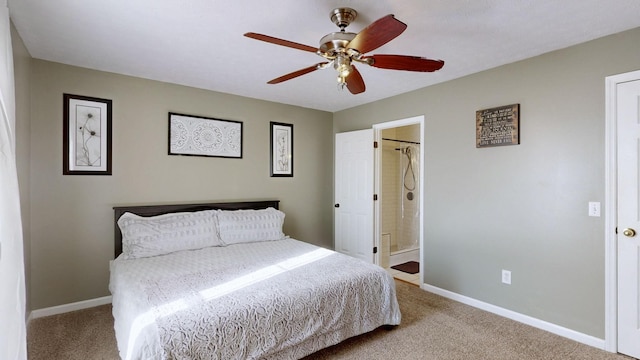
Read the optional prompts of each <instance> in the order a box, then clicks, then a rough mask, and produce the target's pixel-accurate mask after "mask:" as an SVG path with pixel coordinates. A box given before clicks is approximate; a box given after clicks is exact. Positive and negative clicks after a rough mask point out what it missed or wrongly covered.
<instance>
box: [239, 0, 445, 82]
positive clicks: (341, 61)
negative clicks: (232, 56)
mask: <svg viewBox="0 0 640 360" xmlns="http://www.w3.org/2000/svg"><path fill="white" fill-rule="evenodd" d="M330 16H331V21H333V23H334V24H336V25H337V26H338V27H339V28H340V31H339V32H333V33H330V34H328V35H325V36H324V37H323V38H322V39H320V47H319V48H314V47H313V46H308V45H304V44H299V43H296V42H293V41H288V40H283V39H278V38H275V37H272V36H268V35H262V34H257V33H253V32H248V33H246V34H244V36H246V37H249V38H252V39H256V40H261V41H266V42H268V43H272V44H276V45H281V46H286V47H290V48H293V49H298V50H302V51H308V52H312V53H315V54H318V55H320V56H322V57H323V58H325V59H326V60H328V61H324V62H321V63H318V64H315V65H313V66H309V67H307V68H304V69H300V70H297V71H294V72H292V73H289V74H286V75H283V76H280V77H278V78H275V79H273V80H271V81H269V82H268V84H278V83H281V82H283V81H287V80H291V79H293V78H296V77H298V76H301V75H305V74H308V73H310V72H313V71H316V70H322V69H326V68H328V67H330V66H333V68H334V69H335V70H337V72H338V86H339V88H341V89H342V88H344V87H345V86H346V87H347V89H349V91H350V92H351V93H352V94H360V93H362V92H364V91H365V85H364V80H363V79H362V76H361V75H360V72H359V71H358V70H357V69H356V67H355V65H354V63H361V64H367V65H370V66H373V67H377V68H381V69H391V70H405V71H418V72H432V71H436V70H439V69H440V68H442V66H443V65H444V61H442V60H431V59H427V58H423V57H419V56H408V55H365V53H368V52H370V51H372V50H375V49H377V48H379V47H380V46H382V45H384V44H386V43H388V42H389V41H391V40H393V39H395V38H396V37H397V36H398V35H400V34H402V32H403V31H404V30H405V29H406V28H407V24H405V23H403V22H402V21H400V20H397V19H396V18H395V17H393V15H392V14H389V15H387V16H384V17H382V18H380V19H378V20H376V21H374V22H373V23H371V24H370V25H369V26H367V27H366V28H364V29H363V30H362V31H360V32H359V33H358V34H355V33H351V32H346V31H345V28H346V27H347V26H349V24H350V23H351V22H352V21H353V20H355V18H356V17H357V16H358V13H357V12H356V11H355V10H353V9H351V8H337V9H334V10H333V11H331V13H330Z"/></svg>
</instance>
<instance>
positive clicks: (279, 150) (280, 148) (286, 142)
mask: <svg viewBox="0 0 640 360" xmlns="http://www.w3.org/2000/svg"><path fill="white" fill-rule="evenodd" d="M270 127H271V130H270V132H269V133H270V135H271V141H270V145H271V151H270V155H271V156H270V161H271V177H293V124H285V123H279V122H273V121H272V122H271V123H270Z"/></svg>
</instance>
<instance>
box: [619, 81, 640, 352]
mask: <svg viewBox="0 0 640 360" xmlns="http://www.w3.org/2000/svg"><path fill="white" fill-rule="evenodd" d="M616 93H617V101H616V111H617V123H618V135H617V138H618V149H617V154H618V160H617V163H618V184H617V188H618V249H617V254H618V256H617V257H618V271H617V273H618V317H617V318H618V352H620V353H623V354H626V355H630V356H633V357H635V358H640V286H639V284H640V193H639V191H638V189H639V186H640V179H639V178H638V172H639V171H640V166H639V165H638V163H639V161H640V80H636V81H629V82H625V83H620V84H618V85H617V90H616ZM636 233H638V234H636Z"/></svg>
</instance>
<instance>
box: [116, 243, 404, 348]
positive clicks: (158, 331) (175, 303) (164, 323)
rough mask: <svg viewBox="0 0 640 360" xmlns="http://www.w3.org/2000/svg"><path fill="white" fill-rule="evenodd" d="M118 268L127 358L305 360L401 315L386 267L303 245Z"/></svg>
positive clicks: (251, 247) (210, 252) (121, 344)
mask: <svg viewBox="0 0 640 360" xmlns="http://www.w3.org/2000/svg"><path fill="white" fill-rule="evenodd" d="M110 270H111V278H110V284H109V289H110V290H111V293H112V295H113V299H112V304H113V316H114V319H115V332H116V339H117V343H118V350H119V352H120V356H121V358H122V359H154V360H155V359H225V360H226V359H298V358H302V357H304V356H306V355H308V354H311V353H313V352H316V351H318V350H320V349H322V348H325V347H328V346H331V345H334V344H337V343H339V342H341V341H343V340H345V339H347V338H349V337H352V336H356V335H359V334H363V333H366V332H369V331H372V330H374V329H375V328H377V327H379V326H381V325H398V324H400V319H401V315H400V310H399V307H398V302H397V300H396V294H395V284H394V281H393V278H392V277H391V276H390V275H389V274H388V273H387V272H386V271H385V270H384V269H382V268H380V267H379V266H377V265H373V264H369V263H366V262H364V261H362V260H359V259H355V258H352V257H349V256H346V255H343V254H340V253H337V252H334V251H331V250H327V249H324V248H320V247H317V246H314V245H311V244H308V243H304V242H301V241H298V240H294V239H284V240H277V241H265V242H254V243H247V244H235V245H229V246H226V247H208V248H203V249H199V250H191V251H180V252H176V253H172V254H167V255H162V256H156V257H149V258H140V259H133V260H124V259H123V258H122V256H120V257H118V258H117V259H116V260H113V261H112V262H111V264H110Z"/></svg>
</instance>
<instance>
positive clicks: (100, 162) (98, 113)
mask: <svg viewBox="0 0 640 360" xmlns="http://www.w3.org/2000/svg"><path fill="white" fill-rule="evenodd" d="M111 112H112V101H111V100H109V99H101V98H96V97H90V96H82V95H73V94H63V141H62V143H63V149H62V151H63V156H62V158H63V160H62V173H63V175H111V153H112V151H111V150H112V149H111V135H112V132H111V122H112V121H111V120H112V118H111Z"/></svg>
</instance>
